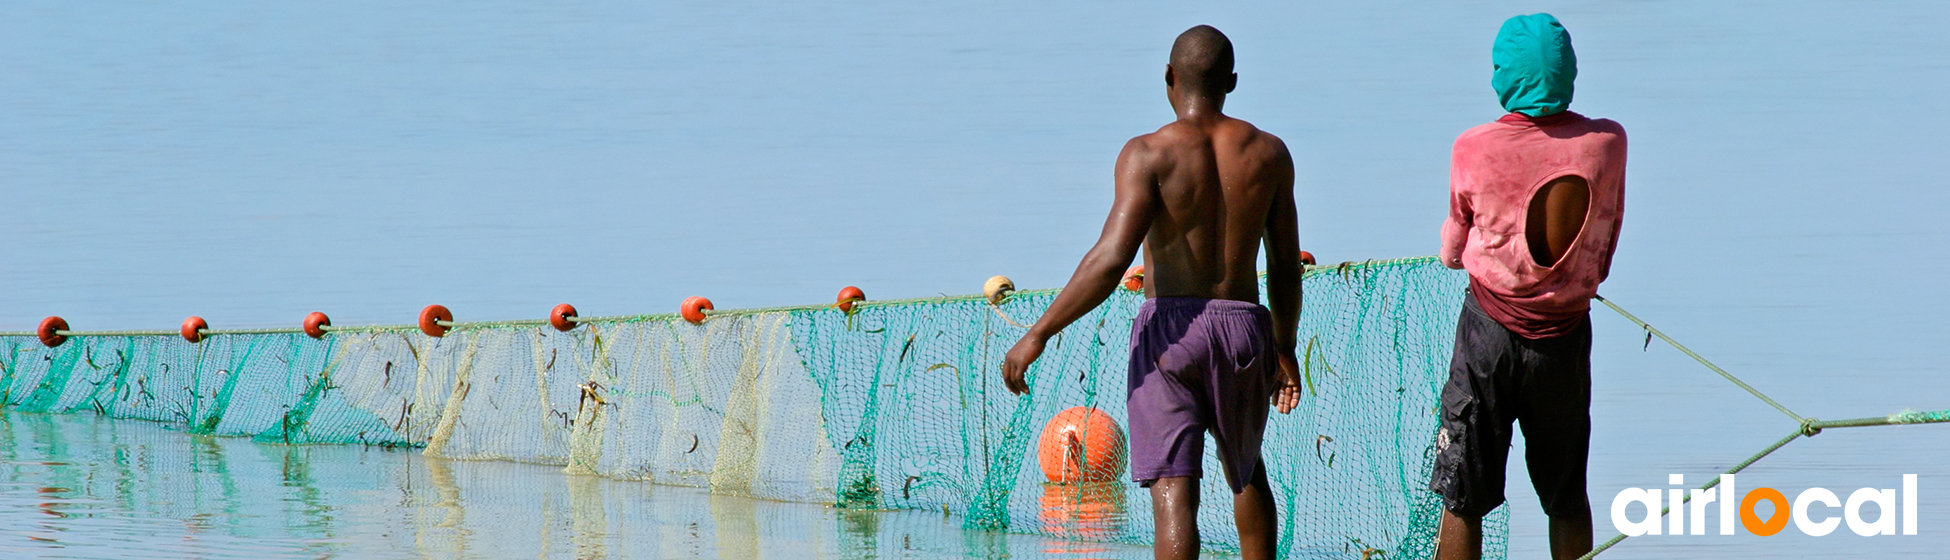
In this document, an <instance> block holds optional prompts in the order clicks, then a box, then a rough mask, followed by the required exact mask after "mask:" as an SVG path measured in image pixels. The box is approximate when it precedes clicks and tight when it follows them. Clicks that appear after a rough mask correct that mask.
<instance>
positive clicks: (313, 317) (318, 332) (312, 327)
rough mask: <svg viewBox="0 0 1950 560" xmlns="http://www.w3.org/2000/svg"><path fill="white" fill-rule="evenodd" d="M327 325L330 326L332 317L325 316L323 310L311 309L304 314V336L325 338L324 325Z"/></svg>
mask: <svg viewBox="0 0 1950 560" xmlns="http://www.w3.org/2000/svg"><path fill="white" fill-rule="evenodd" d="M329 326H332V318H331V317H326V316H325V313H324V312H321V311H313V312H311V314H310V315H306V316H305V336H309V337H312V338H325V327H329Z"/></svg>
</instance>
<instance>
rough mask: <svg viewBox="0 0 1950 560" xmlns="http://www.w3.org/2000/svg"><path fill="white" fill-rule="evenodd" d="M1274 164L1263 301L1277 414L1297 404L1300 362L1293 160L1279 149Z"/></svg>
mask: <svg viewBox="0 0 1950 560" xmlns="http://www.w3.org/2000/svg"><path fill="white" fill-rule="evenodd" d="M1278 157H1279V160H1278V164H1277V165H1274V166H1273V168H1272V169H1270V170H1269V171H1268V172H1269V173H1271V174H1273V176H1271V177H1268V178H1267V180H1268V181H1270V182H1271V183H1272V185H1273V207H1272V208H1271V209H1269V210H1268V211H1267V213H1266V232H1265V239H1266V301H1267V303H1269V304H1271V306H1272V309H1271V311H1272V312H1273V348H1274V349H1275V350H1277V351H1278V352H1279V359H1280V362H1279V368H1280V369H1279V380H1280V387H1279V390H1278V392H1276V393H1274V398H1273V405H1274V406H1275V407H1277V408H1279V410H1280V413H1281V414H1286V413H1288V412H1292V411H1293V407H1295V406H1299V404H1300V361H1299V359H1298V357H1297V356H1296V355H1295V353H1294V351H1295V349H1296V348H1297V347H1298V346H1299V344H1298V342H1299V341H1298V340H1297V339H1296V337H1298V336H1299V330H1300V301H1301V288H1300V275H1301V273H1302V272H1305V270H1306V269H1305V268H1304V264H1303V263H1301V262H1300V217H1299V210H1298V209H1296V208H1295V205H1294V201H1293V156H1292V155H1291V154H1289V153H1287V151H1286V147H1285V146H1281V147H1280V153H1279V156H1278Z"/></svg>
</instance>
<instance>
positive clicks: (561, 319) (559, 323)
mask: <svg viewBox="0 0 1950 560" xmlns="http://www.w3.org/2000/svg"><path fill="white" fill-rule="evenodd" d="M575 316H576V306H573V305H569V304H566V303H564V304H562V305H557V306H555V309H551V310H549V312H548V324H549V326H551V327H555V330H558V331H562V332H569V331H572V330H575V328H576V322H575V321H570V320H569V319H573V318H575Z"/></svg>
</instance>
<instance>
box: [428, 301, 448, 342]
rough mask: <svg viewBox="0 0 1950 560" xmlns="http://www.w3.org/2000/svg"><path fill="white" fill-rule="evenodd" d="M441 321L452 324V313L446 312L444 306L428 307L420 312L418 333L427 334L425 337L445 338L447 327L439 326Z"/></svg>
mask: <svg viewBox="0 0 1950 560" xmlns="http://www.w3.org/2000/svg"><path fill="white" fill-rule="evenodd" d="M441 321H446V322H449V323H452V322H454V312H452V311H448V310H447V308H446V307H445V306H442V305H439V304H435V305H429V306H427V308H426V309H422V310H420V332H423V333H427V336H431V337H436V338H437V337H442V336H447V329H448V328H449V327H447V326H446V325H442V324H440V322H441Z"/></svg>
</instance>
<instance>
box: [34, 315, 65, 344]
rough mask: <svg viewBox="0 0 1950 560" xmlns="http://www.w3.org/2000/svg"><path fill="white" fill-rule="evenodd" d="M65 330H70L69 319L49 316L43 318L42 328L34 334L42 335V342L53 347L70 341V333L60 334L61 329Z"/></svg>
mask: <svg viewBox="0 0 1950 560" xmlns="http://www.w3.org/2000/svg"><path fill="white" fill-rule="evenodd" d="M65 330H68V320H67V319H62V318H60V317H48V318H46V319H41V328H40V329H38V330H36V331H35V333H34V334H36V335H39V336H40V337H41V344H44V345H47V347H48V348H53V347H56V346H60V345H61V343H63V342H67V341H68V335H64V334H60V332H61V331H65Z"/></svg>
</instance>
